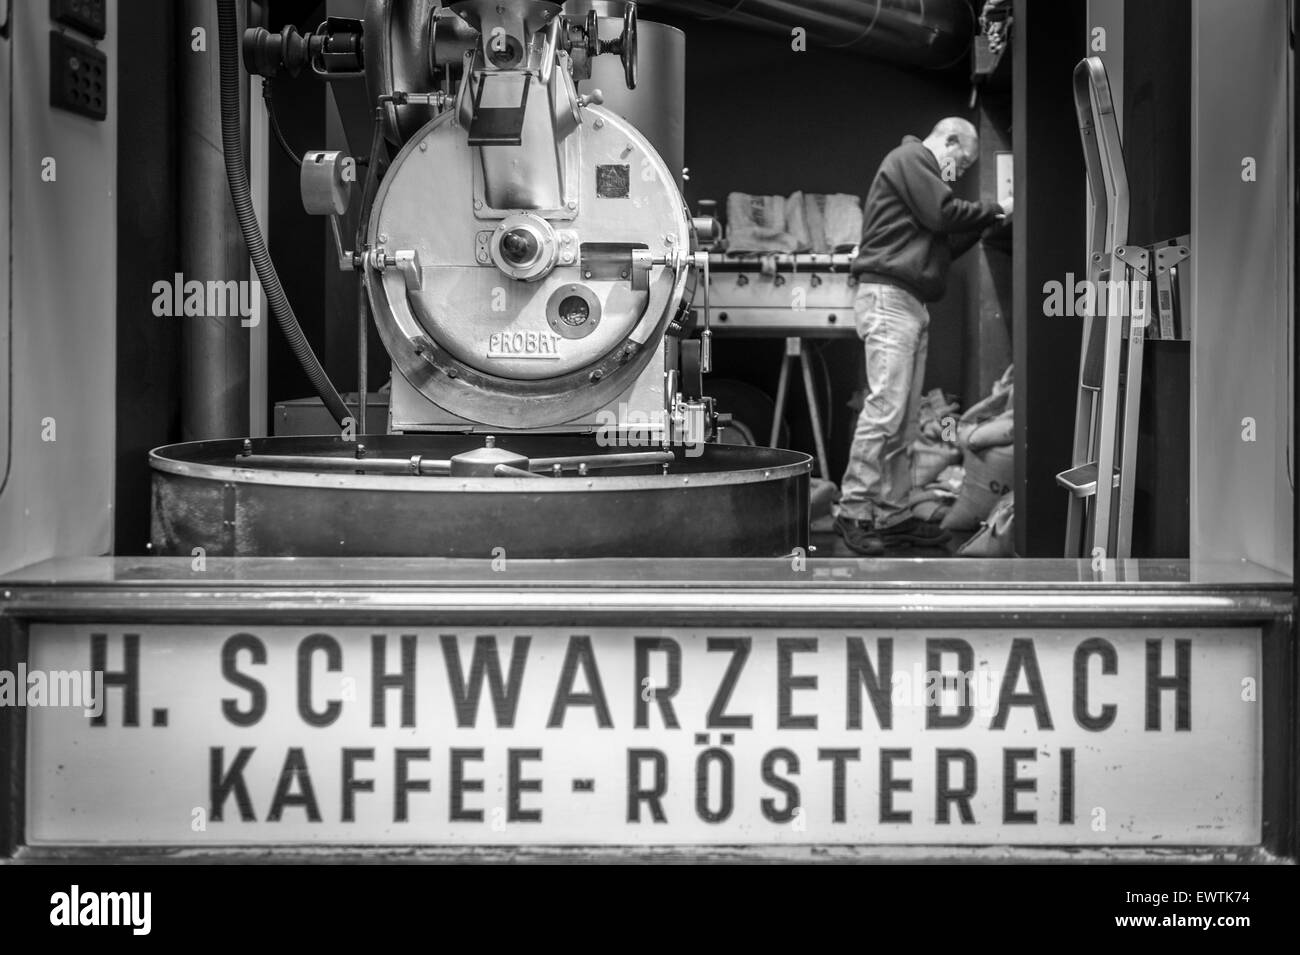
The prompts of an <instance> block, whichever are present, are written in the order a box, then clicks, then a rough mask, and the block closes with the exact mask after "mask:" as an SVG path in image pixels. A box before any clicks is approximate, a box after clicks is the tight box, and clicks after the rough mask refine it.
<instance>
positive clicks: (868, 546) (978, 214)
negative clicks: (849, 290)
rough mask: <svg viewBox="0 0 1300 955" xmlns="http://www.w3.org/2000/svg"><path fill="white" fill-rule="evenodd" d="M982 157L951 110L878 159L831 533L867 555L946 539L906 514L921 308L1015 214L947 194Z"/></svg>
mask: <svg viewBox="0 0 1300 955" xmlns="http://www.w3.org/2000/svg"><path fill="white" fill-rule="evenodd" d="M978 155H979V138H978V135H977V133H976V132H975V127H974V126H972V125H971V124H970V123H969V122H967V121H966V120H964V119H960V118H958V117H949V118H947V119H943V120H940V121H939V123H938V124H937V125H936V126H935V127H934V129H933V130H932V131H931V133H930V135H929V136H927V137H926V138H925V141H924V142H922V141H921V140H919V139H917V138H916V137H915V136H907V137H905V138H904V139H903V142H902V145H900V146H899V147H898V148H896V149H894V150H893V151H892V152H890V153H889V155H887V156H886V157H885V158H884V161H883V162H881V164H880V169H879V171H878V172H877V173H876V177H875V179H874V180H873V181H872V183H871V190H870V191H869V192H868V194H867V201H866V208H865V210H864V215H863V225H862V243H861V245H860V247H859V250H858V256H857V258H856V259H854V261H853V267H852V272H853V275H854V276H855V277H856V278H857V280H858V283H859V284H858V293H857V298H856V300H855V302H854V316H855V318H856V320H857V328H858V337H859V338H861V339H862V341H863V344H864V346H865V350H866V358H867V391H866V400H865V401H864V402H863V406H862V414H861V415H860V416H859V417H858V425H857V430H856V431H855V432H854V435H853V448H852V450H851V451H850V453H849V466H848V469H847V470H846V471H845V472H844V480H843V481H842V482H841V485H840V500H839V508H838V513H837V516H836V520H835V529H836V531H838V532H839V534H840V536H841V537H843V538H844V541H845V543H846V544H847V545H848V546H849V548H850V549H852V550H854V551H856V552H857V553H859V554H864V555H866V556H869V557H878V556H881V555H883V554H884V553H885V552H886V551H887V550H890V549H894V548H903V547H909V546H917V545H919V546H929V547H934V546H938V545H941V544H943V543H944V542H946V541H947V540H948V538H949V535H948V532H947V531H944V530H942V529H941V528H939V527H936V526H935V525H933V524H929V523H926V522H924V521H921V520H920V519H919V518H917V517H915V516H914V515H913V514H912V512H911V507H910V505H909V503H908V498H909V497H910V494H911V490H912V455H911V445H912V442H913V441H914V440H915V439H916V437H917V423H918V416H919V408H920V400H921V386H922V383H923V380H924V378H925V359H926V348H927V344H928V329H929V325H930V314H929V312H928V311H927V310H926V304H927V303H929V302H937V301H938V300H939V299H941V298H943V295H944V291H945V290H946V288H947V284H948V270H949V267H950V266H951V265H952V260H953V259H954V258H956V257H957V256H959V255H961V254H962V253H963V252H965V251H966V250H967V249H969V248H970V247H971V246H973V245H974V244H975V243H976V242H978V241H979V237H980V233H981V232H982V231H983V230H984V229H985V228H987V227H988V226H991V225H993V224H995V223H997V222H998V221H999V220H1001V219H1003V218H1004V217H1006V216H1009V215H1010V214H1011V209H1012V203H1011V200H1010V199H1007V200H1006V201H1005V202H1003V203H997V202H966V201H964V200H962V199H958V198H957V197H956V196H954V195H953V193H952V188H951V185H950V183H952V182H955V181H956V180H957V179H958V178H960V176H961V175H962V174H963V173H965V172H966V170H967V169H969V168H970V167H971V165H973V164H974V162H975V159H976V157H977V156H978Z"/></svg>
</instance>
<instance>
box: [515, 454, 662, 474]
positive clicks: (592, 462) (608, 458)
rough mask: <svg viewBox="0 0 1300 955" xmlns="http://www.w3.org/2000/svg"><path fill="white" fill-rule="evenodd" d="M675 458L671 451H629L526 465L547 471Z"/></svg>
mask: <svg viewBox="0 0 1300 955" xmlns="http://www.w3.org/2000/svg"><path fill="white" fill-rule="evenodd" d="M675 460H677V459H676V457H675V456H674V455H673V453H672V452H671V451H631V452H628V453H626V454H597V455H593V456H592V457H586V458H583V457H567V458H533V459H532V460H531V461H529V462H528V466H529V467H530V468H532V469H533V470H536V471H549V470H551V469H552V468H554V467H557V466H558V467H561V468H564V467H569V468H578V467H580V466H581V465H584V464H585V465H586V466H587V467H589V468H596V469H597V470H599V469H601V468H635V467H643V466H645V465H650V464H671V463H672V462H673V461H675Z"/></svg>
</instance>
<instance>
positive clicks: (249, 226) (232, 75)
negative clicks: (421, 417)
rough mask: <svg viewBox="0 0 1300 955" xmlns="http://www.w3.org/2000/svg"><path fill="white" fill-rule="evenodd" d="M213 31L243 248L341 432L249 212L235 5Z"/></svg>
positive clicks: (328, 391) (340, 412) (336, 409)
mask: <svg viewBox="0 0 1300 955" xmlns="http://www.w3.org/2000/svg"><path fill="white" fill-rule="evenodd" d="M217 27H218V33H219V35H220V48H221V146H222V150H223V152H224V154H225V159H226V181H227V182H228V183H229V185H230V199H231V202H233V203H234V206H235V217H236V218H237V219H238V220H239V228H240V231H242V232H243V234H244V244H245V245H246V246H247V247H248V256H249V258H251V259H252V260H253V267H254V269H256V271H257V277H258V279H259V280H260V281H261V283H262V291H263V292H264V293H265V294H266V301H267V303H268V304H269V305H270V306H271V312H272V313H273V314H274V315H275V320H276V321H277V322H278V323H279V324H280V329H281V331H283V332H284V337H285V338H286V339H287V340H288V342H289V348H290V349H292V351H293V354H294V357H295V358H297V359H298V364H299V365H301V366H302V369H303V371H304V372H306V373H307V377H308V378H309V379H310V380H311V383H312V387H313V388H315V389H316V394H318V395H319V396H320V399H321V401H322V402H324V404H325V407H326V409H327V410H328V411H329V413H330V415H331V416H332V417H333V418H334V420H335V422H337V423H338V426H339V427H340V428H342V427H344V422H345V421H346V420H347V419H348V418H349V417H350V415H349V413H348V408H347V405H345V404H344V403H343V399H342V398H340V397H339V393H338V391H337V390H336V389H335V388H334V385H333V383H332V382H331V381H330V380H329V376H327V375H326V374H325V369H324V368H322V367H321V364H320V360H319V359H318V358H317V357H316V353H315V352H313V351H312V350H311V344H310V343H309V342H308V341H307V338H306V336H305V335H303V333H302V326H301V325H299V324H298V319H297V317H296V316H295V315H294V313H293V308H292V307H291V306H290V305H289V299H288V296H286V295H285V294H284V287H283V286H282V285H281V284H280V276H279V275H277V274H276V271H275V264H274V263H273V262H272V261H271V254H270V253H269V252H268V251H267V249H266V240H265V239H264V238H263V237H262V230H261V229H260V228H259V227H258V224H257V213H256V212H255V211H254V210H253V199H252V196H251V195H250V193H249V188H248V167H247V166H246V165H245V164H244V147H243V142H242V141H241V140H242V138H241V136H240V131H239V125H240V104H239V42H238V29H239V24H238V20H237V19H236V14H235V0H217Z"/></svg>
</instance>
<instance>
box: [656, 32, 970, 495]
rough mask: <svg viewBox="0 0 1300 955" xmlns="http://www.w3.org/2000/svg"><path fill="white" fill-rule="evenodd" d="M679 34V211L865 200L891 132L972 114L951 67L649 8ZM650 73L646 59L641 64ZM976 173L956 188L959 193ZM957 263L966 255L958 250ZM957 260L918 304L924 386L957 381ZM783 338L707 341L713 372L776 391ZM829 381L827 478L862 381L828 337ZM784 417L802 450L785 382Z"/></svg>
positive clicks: (847, 346) (855, 350) (850, 351)
mask: <svg viewBox="0 0 1300 955" xmlns="http://www.w3.org/2000/svg"><path fill="white" fill-rule="evenodd" d="M653 19H656V20H661V21H662V22H665V23H671V24H672V25H673V26H677V27H679V28H680V29H682V30H683V31H684V32H685V33H686V165H687V166H688V167H689V168H690V182H689V183H687V185H686V198H687V201H688V203H689V204H690V205H691V208H695V204H696V203H697V202H698V200H700V199H716V200H717V201H718V204H719V208H720V210H723V211H724V212H725V207H726V198H727V194H728V193H730V192H747V193H751V194H763V195H777V194H781V195H789V194H790V193H792V192H794V191H796V190H802V191H804V192H817V193H831V192H847V193H852V194H854V195H857V196H865V195H866V192H867V188H868V186H869V185H870V183H871V179H872V177H873V176H874V174H875V171H876V168H877V166H878V165H879V164H880V160H881V159H883V158H884V156H885V154H886V153H887V152H889V151H890V150H891V149H893V148H894V147H895V146H897V145H898V144H899V141H900V140H901V139H902V138H903V136H905V135H907V134H913V135H917V136H924V135H925V134H926V133H928V132H929V131H930V128H931V127H932V126H933V125H934V123H935V122H936V121H937V120H939V119H941V118H943V117H944V116H953V115H959V116H965V117H968V118H972V119H973V118H974V115H973V113H972V111H971V109H970V108H969V105H970V87H969V83H968V82H967V76H968V74H967V73H966V72H965V67H964V65H963V66H961V67H959V68H958V69H957V70H955V71H953V72H946V73H942V74H940V73H928V72H924V71H910V70H903V69H899V68H896V67H892V66H889V65H886V64H882V63H877V62H873V61H871V60H867V59H864V58H862V57H861V56H856V55H852V54H848V53H843V52H840V51H837V50H831V49H819V48H817V47H815V46H810V48H809V49H808V50H807V51H806V52H802V53H797V52H795V51H793V50H792V49H791V45H790V38H789V37H788V36H783V35H779V34H766V33H756V32H752V31H748V30H744V29H738V28H735V27H727V26H722V25H719V24H714V23H708V22H701V21H696V20H690V19H675V18H670V17H665V16H659V15H655V16H654V17H653ZM645 68H653V66H652V65H651V64H645V65H643V69H645ZM977 188H978V170H973V171H972V172H970V173H968V174H967V175H966V176H965V177H964V178H963V180H962V182H961V183H960V184H959V190H958V191H959V193H961V194H963V195H965V196H966V197H968V198H969V197H971V196H972V195H973V191H974V190H975V189H977ZM968 258H969V257H968ZM968 265H969V263H967V262H965V261H962V262H959V263H958V265H957V267H955V268H954V270H953V274H952V276H951V279H950V283H949V284H950V290H949V294H948V297H947V298H946V299H945V300H944V301H943V302H940V303H937V304H935V305H934V306H932V307H931V309H930V317H931V324H930V348H929V357H928V362H927V372H926V388H927V389H929V388H943V389H944V390H945V391H949V392H953V393H956V394H958V395H961V394H963V391H964V388H965V367H964V365H965V362H964V354H965V351H966V347H967V343H966V337H965V303H964V295H963V292H964V289H965V287H966V282H967V277H966V271H967V268H968ZM782 348H783V343H782V342H781V341H780V340H766V341H763V340H749V341H738V340H735V339H727V340H726V341H722V342H719V343H718V346H717V347H716V348H715V355H716V357H715V375H716V376H718V377H727V378H743V379H744V380H747V381H751V382H753V383H754V384H756V385H758V386H760V387H762V388H764V390H766V391H767V392H768V393H769V394H771V395H774V394H775V393H776V385H777V376H778V373H779V369H780V361H781V353H782ZM821 354H822V357H823V358H824V359H825V360H826V365H827V368H828V369H829V373H830V377H831V380H832V382H833V385H834V387H833V398H832V401H831V407H830V408H829V409H823V410H824V411H827V410H828V411H829V414H830V417H831V419H832V420H831V429H830V430H831V438H830V444H829V446H828V449H827V450H828V453H829V455H830V458H831V470H832V472H833V475H832V476H833V478H834V479H835V480H837V481H838V479H839V476H840V473H841V472H842V471H843V468H844V466H845V463H846V462H847V458H848V449H849V445H850V444H851V441H852V434H853V424H854V421H855V418H856V414H855V413H854V412H853V411H851V410H850V409H849V408H848V407H847V406H846V403H847V401H848V399H849V398H850V397H851V395H852V393H853V391H854V390H856V389H857V388H859V387H861V384H862V382H863V380H864V377H865V370H864V366H863V358H862V352H861V349H860V347H857V346H856V345H855V344H854V343H851V342H848V341H846V340H842V339H840V340H835V341H833V342H832V343H831V344H829V345H827V346H824V347H822V348H821ZM795 385H796V386H795V387H793V388H792V395H791V398H790V406H789V409H788V411H787V419H788V421H789V423H790V425H791V429H792V437H791V441H790V444H791V446H793V447H795V448H797V449H799V450H803V451H809V452H811V451H812V448H813V444H812V436H811V431H810V430H809V428H808V426H807V420H806V419H807V414H806V411H805V405H804V402H803V389H802V387H799V386H798V378H797V377H796V378H795Z"/></svg>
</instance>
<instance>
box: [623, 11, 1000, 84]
mask: <svg viewBox="0 0 1300 955" xmlns="http://www.w3.org/2000/svg"><path fill="white" fill-rule="evenodd" d="M638 7H639V8H640V9H641V10H642V11H643V12H644V13H646V14H647V15H653V13H654V11H656V10H664V11H667V12H670V13H676V14H682V15H684V16H689V17H694V18H696V19H701V20H714V21H725V22H726V23H727V24H729V25H731V24H734V25H736V26H746V27H750V28H751V29H757V30H767V31H769V32H770V31H779V32H782V33H785V34H786V35H787V36H789V35H790V32H791V31H792V30H793V29H795V28H798V27H801V28H803V29H805V30H807V31H808V41H809V44H810V46H820V47H838V48H841V49H845V50H851V51H853V52H855V53H861V54H862V55H864V56H869V57H872V58H873V59H878V60H884V61H887V62H890V63H896V64H898V65H901V66H915V67H922V68H925V69H943V68H945V67H948V66H952V65H954V64H955V63H956V62H957V61H959V60H960V59H961V58H962V57H963V56H965V55H966V52H967V51H968V50H969V49H970V44H971V40H972V38H973V37H974V35H975V13H974V11H973V10H972V9H971V6H970V3H969V2H967V0H640V2H639V4H638Z"/></svg>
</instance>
